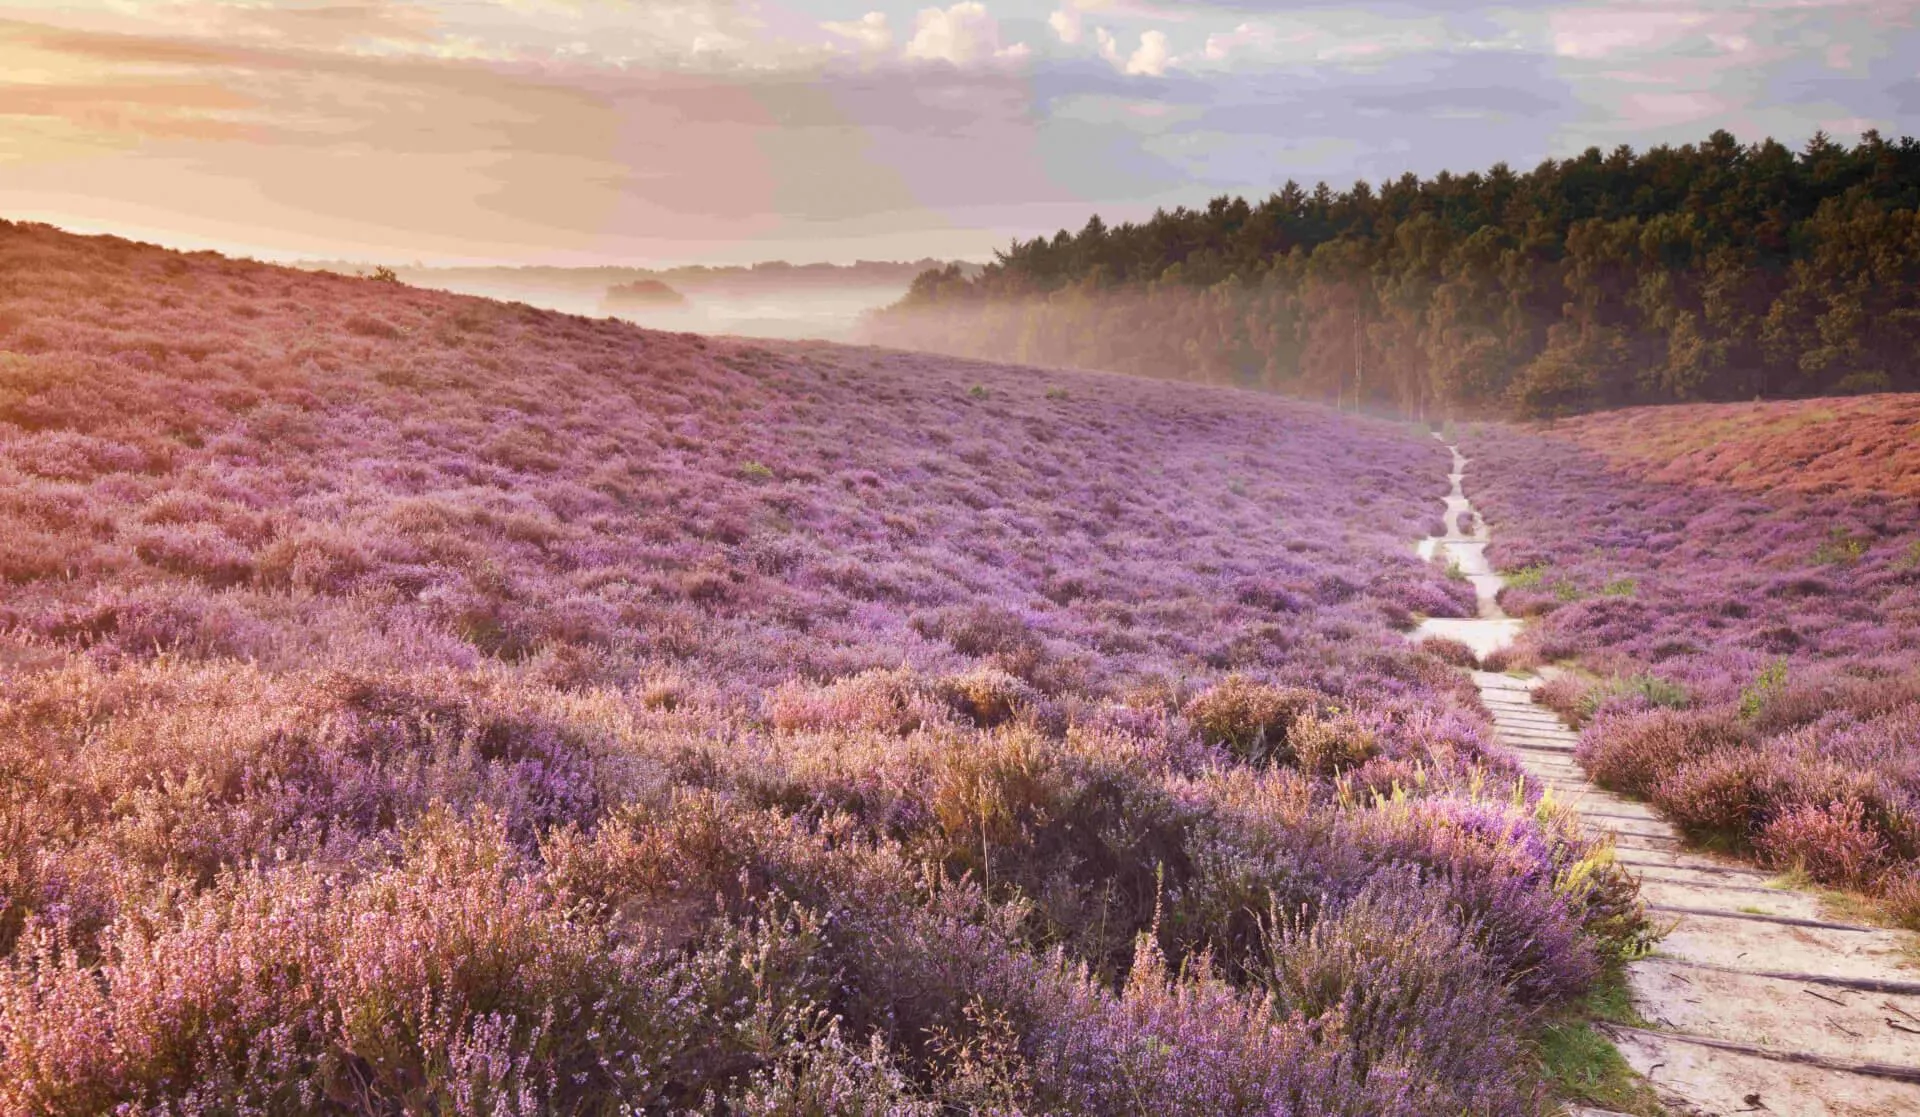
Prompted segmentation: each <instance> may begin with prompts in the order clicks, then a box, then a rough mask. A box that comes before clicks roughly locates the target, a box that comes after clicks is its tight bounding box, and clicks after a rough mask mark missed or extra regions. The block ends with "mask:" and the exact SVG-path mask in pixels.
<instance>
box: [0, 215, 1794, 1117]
mask: <svg viewBox="0 0 1920 1117" xmlns="http://www.w3.org/2000/svg"><path fill="white" fill-rule="evenodd" d="M1445 464H1446V459H1445V454H1444V451H1442V450H1441V449H1440V448H1439V447H1438V446H1437V444H1435V443H1434V442H1433V441H1432V440H1431V439H1429V438H1426V437H1425V436H1424V435H1419V434H1418V433H1417V432H1413V431H1410V430H1407V429H1405V428H1402V427H1396V426H1394V425H1391V424H1386V423H1381V422H1376V421H1370V420H1365V419H1359V418H1353V417H1348V416H1342V415H1338V414H1336V413H1333V412H1329V411H1326V410H1323V409H1318V408H1313V407H1308V406H1304V405H1298V404H1293V403H1288V402H1285V401H1280V400H1275V399H1269V398H1265V397H1258V396H1249V395H1242V394H1236V393H1231V392H1224V391H1211V390H1202V389H1196V388H1193V387H1190V386H1178V385H1170V384H1158V383H1153V382H1148V381H1136V380H1129V379H1124V378H1117V377H1105V376H1097V375H1091V374H1070V373H1052V372H1040V371H1036V370H1032V369H1017V368H1007V367H1000V366H992V365H981V364H966V363H963V362H956V361H951V360H946V359H936V358H929V357H917V356H911V355H904V354H895V353H886V352H880V351H875V350H860V349H847V348H836V347H829V346H812V345H792V346H784V347H780V348H766V347H760V346H754V345H748V344H744V343H738V342H732V341H721V340H709V339H702V338H695V337H691V336H686V335H667V334H659V333H651V332H647V331H643V330H639V329H636V328H634V327H631V326H629V325H625V324H622V323H618V322H614V321H610V320H609V321H592V320H587V319H582V318H574V317H568V316H564V315H559V314H553V313H548V312H544V311H538V310H534V309H531V308H528V307H524V306H516V305H507V304H499V303H491V302H486V301H482V300H477V299H471V298H464V297H459V296H453V295H447V294H442V293H432V292H425V291H417V290H412V289H409V288H406V287H403V286H399V285H395V284H391V283H380V282H370V281H365V280H358V279H352V278H347V277H341V276H327V275H315V274H305V273H298V272H291V271H287V270H283V269H278V268H272V267H267V266H264V265H259V264H254V263H250V262H244V261H234V260H228V259H223V258H220V257H217V256H213V255H210V254H200V255H193V256H182V255H177V254H173V253H168V252H164V251H161V250H159V249H155V248H151V247H147V246H141V245H135V244H129V243H127V242H124V241H118V240H113V239H108V238H100V239H82V238H75V237H69V236H66V235H63V234H59V233H57V232H54V231H52V230H49V229H46V228H43V227H36V226H23V225H0V578H3V579H4V582H5V593H4V595H0V678H3V679H4V684H5V685H4V689H3V690H0V772H4V773H5V776H6V779H5V782H4V784H0V789H3V790H0V832H3V833H4V834H5V835H6V838H7V840H6V841H5V843H4V844H0V1111H4V1112H6V1113H23V1114H69V1113H73V1114H79V1113H86V1114H92V1113H100V1112H124V1113H155V1114H160V1113H167V1114H230V1113H259V1112H275V1113H278V1112H320V1113H363V1112H410V1113H411V1112H437V1113H446V1114H533V1113H553V1112H561V1113H616V1112H661V1113H666V1112H683V1113H684V1112H711V1113H794V1112H806V1113H828V1112H831V1113H873V1114H880V1113H933V1112H957V1111H964V1112H978V1113H1005V1114H1012V1113H1021V1112H1036V1113H1037V1112H1049V1113H1114V1112H1142V1111H1148V1110H1151V1111H1153V1112H1156V1113H1165V1114H1195V1115H1199V1114H1217V1113H1281V1114H1301V1115H1306V1114H1341V1115H1345V1114H1351V1115H1354V1117H1359V1115H1362V1114H1427V1113H1432V1114H1443V1113H1444V1114H1452V1113H1457V1112H1460V1111H1462V1110H1463V1109H1466V1110H1471V1111H1472V1112H1476V1113H1487V1114H1500V1115H1509V1114H1511V1115H1531V1114H1537V1113H1540V1112H1542V1110H1543V1107H1544V1106H1545V1105H1546V1104H1547V1103H1546V1099H1545V1096H1544V1095H1543V1094H1542V1092H1541V1090H1540V1086H1539V1079H1538V1075H1537V1071H1536V1068H1535V1067H1534V1065H1533V1063H1532V1061H1531V1056H1530V1055H1529V1054H1528V1053H1527V1048H1526V1045H1525V1043H1524V1041H1523V1040H1524V1032H1525V1029H1526V1028H1527V1027H1528V1026H1529V1025H1530V1024H1531V1022H1532V1021H1533V1020H1534V1019H1535V1018H1536V1016H1537V1015H1538V1014H1539V1013H1542V1012H1546V1011H1551V1010H1553V1009H1554V1008H1555V1007H1556V1006H1561V1005H1564V1004H1567V1003H1568V1002H1570V1001H1571V1000H1573V999H1575V998H1578V997H1580V996H1581V995H1583V992H1584V989H1585V987H1586V985H1587V983H1588V982H1590V981H1591V980H1592V978H1593V975H1594V974H1595V972H1596V971H1597V969H1598V968H1599V967H1600V966H1601V965H1603V964H1605V962H1606V961H1607V960H1608V959H1609V958H1610V957H1613V956H1617V955H1618V953H1619V952H1621V951H1622V950H1623V949H1626V948H1627V947H1628V946H1629V945H1630V944H1632V943H1633V942H1635V941H1637V937H1638V935H1639V933H1640V931H1641V929H1642V923H1641V921H1640V917H1639V913H1638V909H1637V906H1636V905H1635V904H1634V902H1633V899H1632V896H1631V892H1630V885H1628V884H1627V883H1626V882H1625V881H1624V880H1623V878H1621V877H1620V876H1619V874H1618V873H1617V872H1615V871H1614V870H1613V869H1612V867H1611V864H1610V861H1609V859H1608V851H1607V850H1606V849H1605V848H1604V847H1599V846H1595V845H1594V844H1592V843H1591V842H1589V841H1587V840H1586V839H1584V838H1582V837H1581V836H1580V835H1579V834H1577V833H1576V832H1574V831H1573V830H1572V829H1571V828H1569V827H1568V826H1567V825H1566V823H1565V820H1564V817H1563V816H1561V815H1560V814H1558V813H1557V812H1556V811H1555V810H1554V808H1553V807H1552V805H1551V804H1550V803H1547V802H1542V801H1539V800H1538V796H1537V793H1536V792H1535V790H1534V789H1532V788H1530V787H1528V786H1526V785H1525V784H1524V783H1521V782H1520V781H1519V780H1518V776H1517V769H1516V767H1515V766H1514V764H1513V763H1512V761H1511V760H1510V758H1508V757H1506V756H1504V755H1503V754H1500V753H1498V752H1496V751H1493V750H1492V749H1491V747H1490V745H1489V744H1488V737H1487V723H1486V720H1485V717H1484V713H1483V711H1481V710H1480V709H1479V708H1478V707H1477V705H1476V704H1475V700H1474V698H1473V695H1472V691H1471V688H1470V687H1468V686H1466V685H1465V683H1464V681H1463V679H1462V678H1461V676H1460V675H1459V673H1458V672H1457V671H1456V670H1454V669H1452V668H1450V667H1448V666H1447V665H1446V664H1445V663H1443V662H1442V661H1441V660H1440V659H1439V658H1436V657H1435V656H1434V655H1432V654H1429V653H1427V652H1425V651H1422V650H1420V649H1419V648H1416V647H1414V646H1412V645H1410V644H1408V643H1407V642H1406V640H1405V639H1404V637H1403V635H1402V633H1403V631H1404V630H1405V629H1407V628H1408V627H1410V625H1411V622H1412V620H1413V617H1414V614H1415V613H1453V614H1459V613H1462V612H1464V611H1465V610H1467V609H1469V608H1471V606H1472V601H1471V598H1470V595H1469V594H1467V593H1465V592H1464V591H1463V590H1462V588H1461V587H1460V586H1458V585H1457V584H1455V583H1452V582H1449V581H1448V580H1447V579H1446V578H1445V577H1444V575H1443V574H1442V573H1441V572H1439V571H1437V570H1435V569H1433V568H1431V567H1430V566H1428V565H1427V564H1423V563H1421V562H1419V561H1417V559H1416V558H1415V557H1414V556H1413V553H1412V548H1411V546H1410V541H1411V540H1412V539H1413V538H1415V537H1416V536H1418V535H1420V534H1422V533H1423V532H1425V531H1426V530H1428V525H1429V524H1430V522H1431V520H1432V519H1433V508H1434V506H1435V502H1436V501H1437V499H1438V496H1439V494H1440V492H1441V491H1442V490H1443V489H1444V480H1443V474H1444V470H1445ZM1783 834H1784V831H1783ZM1783 840H1784V838H1783ZM1414 942H1418V943H1421V944H1424V945H1422V946H1421V948H1420V949H1417V950H1416V949H1411V948H1410V946H1409V944H1410V943H1414ZM1301 975H1309V976H1310V975H1325V976H1322V977H1312V980H1313V981H1314V982H1316V983H1317V984H1316V988H1322V989H1326V990H1328V992H1326V994H1325V995H1324V996H1320V997H1318V998H1314V997H1309V996H1307V995H1305V994H1304V993H1303V992H1302V991H1301V989H1302V986H1301V981H1302V980H1303V978H1302V976H1301Z"/></svg>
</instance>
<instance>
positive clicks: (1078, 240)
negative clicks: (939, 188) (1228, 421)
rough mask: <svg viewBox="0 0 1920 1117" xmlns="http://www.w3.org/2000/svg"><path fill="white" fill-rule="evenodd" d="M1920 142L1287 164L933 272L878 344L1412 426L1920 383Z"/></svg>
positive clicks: (1719, 138) (1874, 136)
mask: <svg viewBox="0 0 1920 1117" xmlns="http://www.w3.org/2000/svg"><path fill="white" fill-rule="evenodd" d="M1917 214H1920V141H1916V140H1914V139H1912V138H1911V137H1902V138H1901V139H1899V140H1887V139H1885V138H1883V137H1882V136H1880V135H1879V134H1878V133H1876V132H1867V133H1865V134H1864V135H1862V136H1861V138H1860V140H1859V142H1858V143H1857V144H1855V145H1854V146H1852V147H1847V146H1845V145H1844V144H1841V143H1838V142H1835V141H1834V140H1833V139H1831V138H1830V137H1828V136H1827V135H1825V134H1824V133H1816V134H1815V135H1814V136H1813V138H1812V139H1811V140H1810V141H1809V142H1808V143H1807V144H1806V145H1805V147H1804V148H1802V149H1801V150H1799V151H1797V152H1796V151H1794V150H1792V149H1790V148H1788V147H1787V146H1785V145H1784V144H1781V143H1779V142H1776V141H1774V140H1771V139H1769V140H1766V141H1763V142H1760V143H1755V144H1747V145H1743V144H1741V143H1740V142H1739V141H1738V140H1737V139H1736V138H1735V137H1734V136H1733V135H1732V134H1730V133H1728V132H1726V131H1716V132H1714V133H1713V134H1712V135H1711V136H1710V137H1708V138H1707V139H1706V141H1705V142H1703V143H1699V144H1686V145H1682V146H1680V147H1670V146H1660V147H1654V148H1652V149H1650V150H1647V151H1645V152H1638V153H1636V152H1635V151H1634V150H1633V149H1631V148H1629V147H1626V146H1621V147H1618V148H1615V149H1614V150H1613V151H1612V152H1610V153H1604V152H1602V151H1601V150H1600V149H1599V148H1589V149H1588V150H1587V151H1586V152H1584V153H1583V154H1581V155H1579V156H1577V157H1575V158H1570V159H1565V160H1554V159H1549V160H1547V161H1545V162H1543V163H1541V164H1540V165H1539V166H1538V167H1537V168H1535V169H1534V170H1533V171H1531V172H1527V173H1518V172H1516V171H1514V170H1512V169H1511V168H1509V167H1508V166H1506V165H1505V164H1498V165H1495V166H1494V167H1492V168H1491V169H1489V170H1487V171H1485V172H1474V173H1469V174H1465V175H1454V174H1450V173H1441V174H1439V175H1437V176H1435V177H1434V178H1432V179H1430V180H1423V179H1420V178H1417V177H1415V176H1413V175H1411V174H1408V175H1404V176H1402V177H1401V178H1399V179H1396V180H1394V181H1391V182H1383V183H1381V184H1380V185H1379V186H1378V187H1375V186H1371V185H1369V184H1368V183H1367V182H1365V181H1360V182H1356V183H1355V184H1354V185H1353V187H1352V188H1351V189H1349V190H1346V191H1344V192H1336V191H1334V190H1333V189H1331V188H1330V187H1329V186H1327V184H1326V183H1324V182H1323V183H1321V184H1320V185H1318V186H1317V187H1315V188H1314V189H1312V190H1311V191H1308V190H1305V189H1303V188H1302V187H1300V186H1299V185H1298V184H1297V183H1293V182H1288V183H1287V184H1286V185H1285V187H1283V188H1282V189H1281V190H1279V191H1278V192H1276V193H1274V194H1273V195H1271V196H1270V197H1268V198H1267V199H1266V200H1264V201H1259V202H1251V201H1248V200H1247V199H1245V198H1229V197H1220V198H1215V199H1214V200H1213V201H1211V202H1210V203H1209V204H1208V205H1207V206H1206V207H1205V208H1204V209H1190V208H1186V207H1181V208H1178V209H1175V210H1173V211H1171V212H1167V211H1165V210H1162V211H1159V212H1157V213H1155V214H1154V216H1153V217H1152V218H1151V219H1149V220H1147V221H1145V222H1143V223H1125V224H1115V225H1109V224H1107V223H1106V222H1105V221H1103V220H1102V219H1101V218H1100V217H1099V216H1097V215H1096V216H1094V217H1091V218H1090V219H1089V220H1088V221H1087V223H1086V225H1085V226H1084V227H1083V228H1082V229H1081V230H1080V231H1079V232H1078V233H1074V232H1069V231H1066V230H1062V231H1061V232H1059V233H1058V234H1056V235H1055V236H1053V237H1052V238H1047V237H1037V238H1034V239H1032V240H1018V239H1016V240H1014V241H1013V243H1012V244H1011V245H1009V247H1007V248H1006V249H1004V250H1002V251H999V252H996V254H995V256H996V258H995V260H994V261H993V262H992V263H990V264H988V265H987V266H986V267H985V268H984V269H981V270H979V271H978V272H977V273H976V274H972V275H969V274H967V273H966V272H963V271H961V270H960V269H957V268H954V267H947V268H944V269H934V270H929V271H927V272H924V273H922V274H921V275H920V276H919V277H918V278H917V279H916V280H915V281H914V283H913V286H912V288H911V290H910V291H909V292H908V294H907V295H906V297H905V298H903V299H902V300H901V301H900V302H899V303H898V304H896V305H894V306H892V307H889V308H887V309H885V310H884V311H881V312H878V313H876V314H875V315H873V316H872V317H871V318H870V319H869V321H868V322H867V324H866V339H867V340H869V341H873V342H876V343H879V344H883V345H895V346H901V347H908V348H919V349H931V350H936V351H940V352H946V353H952V354H956V355H961V356H971V357H980V358H987V359H995V360H1012V361H1018V362H1023V363H1033V364H1045V365H1062V366H1072V367H1085V368H1098V369H1107V370H1112V371H1119V372H1129V373H1137V374H1144V375H1151V376H1158V377H1166V378H1173V379H1185V380H1198V381H1204V382H1207V383H1214V384H1228V385H1237V386H1241V387H1255V388H1264V389H1269V390H1273V391H1280V392H1286V393H1290V394H1295V395H1301V396H1306V397H1309V398H1317V399H1325V400H1329V401H1335V402H1340V403H1344V404H1351V405H1354V406H1366V407H1371V408H1375V409H1380V410H1390V411H1393V412H1396V413H1399V414H1405V415H1412V416H1417V417H1428V416H1434V415H1497V414H1518V415H1523V416H1530V417H1541V416H1553V415H1561V414H1572V413H1576V412H1582V411H1590V410H1595V409H1599V408H1606V407H1618V406H1628V405H1635V404H1648V403H1666V402H1676V401H1712V400H1743V399H1755V398H1775V397H1797V396H1808V395H1830V394H1847V393H1860V392H1876V391H1889V390H1903V389H1913V388H1920V367H1916V365H1915V360H1914V354H1915V353H1916V351H1917V350H1920V215H1917Z"/></svg>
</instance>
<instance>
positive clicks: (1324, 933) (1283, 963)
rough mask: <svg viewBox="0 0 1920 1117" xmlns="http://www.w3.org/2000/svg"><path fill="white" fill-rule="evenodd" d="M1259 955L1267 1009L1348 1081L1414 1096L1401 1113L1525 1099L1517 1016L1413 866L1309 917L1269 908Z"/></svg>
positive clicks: (1476, 1108) (1508, 1105)
mask: <svg viewBox="0 0 1920 1117" xmlns="http://www.w3.org/2000/svg"><path fill="white" fill-rule="evenodd" d="M1265 953H1266V958H1265V963H1264V966H1263V970H1262V974H1261V976H1262V979H1263V982H1264V983H1265V984H1266V986H1267V988H1268V989H1270V990H1271V991H1272V994H1273V997H1274V1003H1275V1008H1276V1010H1277V1011H1278V1012H1281V1013H1283V1014H1288V1015H1297V1016H1299V1017H1300V1018H1301V1019H1302V1020H1303V1021H1304V1023H1305V1024H1306V1026H1307V1027H1308V1029H1309V1030H1310V1031H1312V1032H1313V1033H1315V1034H1316V1035H1317V1036H1318V1037H1319V1039H1320V1041H1321V1042H1322V1043H1323V1044H1332V1045H1336V1046H1338V1047H1339V1048H1340V1049H1341V1051H1342V1054H1343V1055H1344V1056H1345V1057H1346V1059H1347V1060H1349V1061H1350V1064H1349V1065H1350V1066H1351V1067H1352V1068H1353V1069H1352V1071H1351V1073H1353V1074H1354V1075H1355V1077H1357V1078H1361V1079H1376V1080H1377V1079H1381V1078H1389V1079H1394V1080H1397V1081H1398V1082H1399V1083H1400V1084H1402V1088H1403V1089H1405V1090H1407V1092H1408V1093H1411V1094H1414V1095H1415V1096H1416V1097H1417V1098H1418V1102H1417V1103H1415V1104H1414V1105H1412V1106H1410V1107H1409V1108H1410V1109H1411V1111H1413V1112H1431V1113H1472V1112H1514V1111H1516V1110H1517V1111H1525V1109H1526V1108H1527V1107H1528V1105H1529V1104H1530V1102H1533V1101H1534V1099H1532V1098H1531V1097H1530V1096H1529V1095H1530V1093H1531V1092H1532V1090H1533V1087H1532V1086H1531V1084H1530V1083H1529V1082H1528V1080H1527V1076H1526V1075H1525V1074H1524V1073H1523V1072H1521V1071H1520V1070H1519V1069H1518V1068H1519V1067H1520V1066H1521V1064H1522V1063H1523V1056H1522V1054H1521V1050H1520V1042H1521V1041H1520V1036H1521V1034H1522V1028H1521V1018H1520V1016H1519V1015H1518V1013H1517V1012H1516V1011H1515V1009H1514V1007H1513V1005H1512V1003H1511V1001H1509V1000H1508V999H1507V998H1506V997H1504V996H1502V995H1501V993H1500V991H1499V986H1498V984H1497V981H1496V980H1494V978H1495V975H1494V974H1492V973H1490V972H1489V968H1488V966H1487V963H1486V961H1485V960H1484V959H1483V957H1482V955H1481V951H1480V949H1479V945H1478V944H1477V943H1476V942H1475V940H1474V937H1473V935H1472V933H1471V932H1470V931H1468V930H1467V929H1465V928H1464V927H1463V926H1462V924H1461V922H1460V917H1459V915H1458V914H1457V913H1456V912H1455V911H1454V910H1453V908H1452V907H1451V906H1450V905H1449V903H1448V897H1447V894H1446V891H1445V890H1444V889H1440V888H1435V887H1431V886H1428V885H1426V884H1424V883H1423V882H1422V880H1421V879H1420V876H1419V874H1418V873H1417V872H1412V871H1400V872H1393V873H1383V874H1382V875H1381V876H1380V877H1378V878H1376V880H1375V881H1373V882H1371V883H1370V884H1369V885H1368V886H1367V887H1366V888H1365V889H1364V890H1362V891H1361V892H1360V893H1359V894H1358V895H1356V896H1354V897H1353V898H1352V899H1350V900H1347V901H1345V902H1343V903H1341V904H1339V905H1338V906H1336V907H1334V908H1333V909H1331V910H1329V911H1325V912H1322V913H1321V914H1320V917H1319V918H1317V919H1315V920H1313V921H1312V922H1310V923H1307V922H1305V921H1302V920H1298V919H1293V918H1290V917H1288V916H1287V915H1286V914H1285V913H1278V912H1276V913H1274V916H1273V918H1272V920H1271V921H1270V925H1269V932H1268V938H1267V943H1266V951H1265ZM1409 1100H1411V1099H1409Z"/></svg>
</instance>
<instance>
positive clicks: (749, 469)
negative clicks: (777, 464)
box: [740, 462, 773, 481]
mask: <svg viewBox="0 0 1920 1117" xmlns="http://www.w3.org/2000/svg"><path fill="white" fill-rule="evenodd" d="M740 476H742V477H745V478H746V479H747V480H749V481H771V480H773V470H772V469H771V468H769V467H767V466H765V465H762V464H761V463H759V462H748V463H746V464H745V465H743V466H741V467H740Z"/></svg>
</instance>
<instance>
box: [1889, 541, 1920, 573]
mask: <svg viewBox="0 0 1920 1117" xmlns="http://www.w3.org/2000/svg"><path fill="white" fill-rule="evenodd" d="M1894 565H1895V566H1897V567H1899V568H1900V569H1902V570H1920V539H1915V540H1913V541H1912V542H1910V543H1908V544H1907V549H1906V551H1905V553H1903V554H1902V555H1901V556H1900V557H1899V558H1898V559H1897V560H1895V562H1894Z"/></svg>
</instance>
